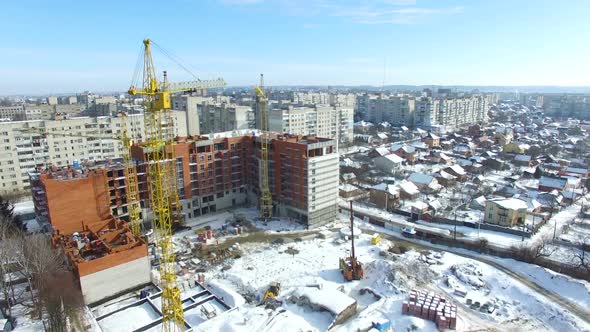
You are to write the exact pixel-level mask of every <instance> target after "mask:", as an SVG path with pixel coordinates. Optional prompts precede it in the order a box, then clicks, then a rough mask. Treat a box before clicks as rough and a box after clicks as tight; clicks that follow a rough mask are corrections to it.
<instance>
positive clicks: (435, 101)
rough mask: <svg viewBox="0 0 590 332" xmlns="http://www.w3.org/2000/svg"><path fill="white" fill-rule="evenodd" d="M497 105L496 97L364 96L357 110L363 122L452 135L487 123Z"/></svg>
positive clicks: (359, 100)
mask: <svg viewBox="0 0 590 332" xmlns="http://www.w3.org/2000/svg"><path fill="white" fill-rule="evenodd" d="M494 101H495V97H494V96H493V95H471V96H461V97H459V96H455V97H448V96H446V95H445V96H442V97H414V96H406V95H401V96H388V95H384V94H380V95H371V94H363V95H359V96H357V99H356V108H357V113H358V114H359V117H360V118H361V119H364V120H367V121H370V122H373V123H381V122H384V121H385V122H389V123H390V124H392V125H394V126H407V127H418V128H422V129H425V130H429V131H433V132H449V131H453V130H456V129H458V128H460V127H462V126H467V125H470V124H480V123H484V122H486V121H487V112H488V110H489V109H490V106H491V105H492V103H493V102H494Z"/></svg>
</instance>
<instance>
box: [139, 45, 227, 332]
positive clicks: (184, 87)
mask: <svg viewBox="0 0 590 332" xmlns="http://www.w3.org/2000/svg"><path fill="white" fill-rule="evenodd" d="M152 44H154V45H156V44H155V43H152V41H151V40H150V39H144V41H143V50H142V53H143V62H141V61H140V62H138V66H137V67H136V69H135V75H134V76H135V77H134V79H133V83H132V85H131V87H130V88H129V91H128V94H129V95H130V96H136V95H140V96H143V98H144V101H145V106H146V110H145V114H144V115H145V137H146V139H145V142H144V151H145V153H146V156H147V158H146V159H147V165H148V166H147V173H148V177H149V181H148V182H149V192H150V203H151V208H152V210H153V212H154V235H155V238H156V242H157V245H158V249H159V254H160V260H159V270H160V280H161V287H162V316H163V321H162V325H163V328H162V329H163V331H166V332H168V331H184V329H185V322H184V312H183V309H182V299H181V298H180V289H179V288H178V285H177V283H176V263H175V254H174V246H173V243H172V227H173V225H174V224H180V223H181V222H182V215H181V211H180V208H181V207H180V204H179V197H178V188H177V186H178V182H177V177H176V159H175V158H174V137H173V133H170V130H165V129H171V128H173V126H171V124H172V117H171V113H170V108H171V95H172V94H173V93H177V92H188V91H195V90H204V89H209V88H214V87H223V86H225V81H223V79H217V80H212V81H202V80H199V79H197V80H196V81H191V82H181V83H170V82H168V76H167V73H166V72H165V71H164V76H163V81H162V82H158V80H157V77H156V69H155V67H154V63H153V60H152V53H151V46H152ZM156 46H157V45H156ZM157 47H159V46H157ZM160 49H161V47H160ZM163 53H164V54H169V52H164V51H163ZM172 60H174V59H172ZM183 68H184V67H183ZM184 69H185V70H186V68H184ZM140 72H141V73H142V74H143V77H142V81H141V87H139V73H140Z"/></svg>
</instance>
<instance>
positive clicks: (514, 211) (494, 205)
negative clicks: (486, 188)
mask: <svg viewBox="0 0 590 332" xmlns="http://www.w3.org/2000/svg"><path fill="white" fill-rule="evenodd" d="M527 208H528V205H527V203H526V202H525V201H523V200H520V199H518V198H505V199H497V200H487V201H486V209H485V217H484V221H485V222H486V223H488V224H494V225H499V226H505V227H514V226H517V225H521V224H523V223H524V222H525V220H526V216H527Z"/></svg>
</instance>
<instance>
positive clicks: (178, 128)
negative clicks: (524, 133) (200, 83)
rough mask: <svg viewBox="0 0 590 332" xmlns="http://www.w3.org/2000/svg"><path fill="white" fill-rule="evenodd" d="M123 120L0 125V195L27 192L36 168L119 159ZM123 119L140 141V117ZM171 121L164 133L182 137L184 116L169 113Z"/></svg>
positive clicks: (109, 119) (142, 120)
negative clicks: (32, 172)
mask: <svg viewBox="0 0 590 332" xmlns="http://www.w3.org/2000/svg"><path fill="white" fill-rule="evenodd" d="M123 119H124V118H121V117H97V118H90V117H81V118H72V119H66V120H37V121H16V122H4V123H0V143H2V144H1V146H0V193H2V194H8V193H14V192H23V191H26V190H28V189H29V187H30V183H29V175H28V172H29V171H34V170H35V169H36V168H38V167H46V166H49V165H55V166H65V165H73V164H74V163H75V162H83V161H99V160H105V159H116V158H121V157H122V154H121V152H122V145H121V141H120V139H119V137H120V135H121V131H122V128H123V127H122V125H123V123H122V121H123ZM126 119H127V128H128V130H129V132H130V135H131V136H132V137H133V138H134V139H135V140H139V141H143V140H144V139H145V137H144V117H143V114H137V115H129V116H128V117H127V118H126ZM172 119H173V124H171V125H170V126H168V125H167V124H165V127H166V128H169V129H166V130H167V131H168V132H169V133H170V134H172V132H173V133H174V136H186V125H185V123H186V118H185V113H184V112H172Z"/></svg>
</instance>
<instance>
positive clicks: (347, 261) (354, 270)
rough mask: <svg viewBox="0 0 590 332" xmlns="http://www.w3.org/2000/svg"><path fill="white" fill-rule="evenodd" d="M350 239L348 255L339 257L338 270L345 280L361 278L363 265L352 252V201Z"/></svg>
mask: <svg viewBox="0 0 590 332" xmlns="http://www.w3.org/2000/svg"><path fill="white" fill-rule="evenodd" d="M350 239H351V241H352V248H351V251H350V256H347V257H344V258H340V272H342V276H343V277H344V279H346V281H352V280H361V279H362V278H363V276H364V274H365V273H364V271H363V265H362V264H361V262H359V261H358V259H357V258H356V255H355V254H354V213H353V211H352V201H350Z"/></svg>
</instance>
